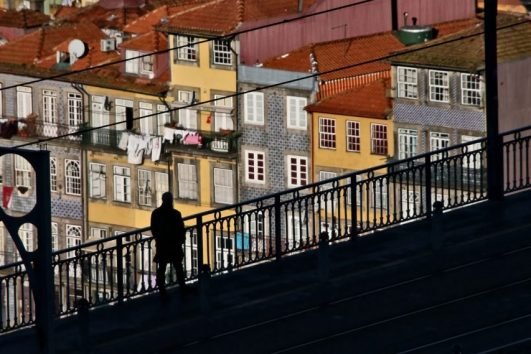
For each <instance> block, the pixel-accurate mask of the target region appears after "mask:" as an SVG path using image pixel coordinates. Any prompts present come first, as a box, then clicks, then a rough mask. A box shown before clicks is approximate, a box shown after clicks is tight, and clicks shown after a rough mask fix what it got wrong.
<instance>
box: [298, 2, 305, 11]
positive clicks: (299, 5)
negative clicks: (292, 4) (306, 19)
mask: <svg viewBox="0 0 531 354" xmlns="http://www.w3.org/2000/svg"><path fill="white" fill-rule="evenodd" d="M303 8H304V0H299V3H298V6H297V11H298V12H299V13H301V12H302V9H303Z"/></svg>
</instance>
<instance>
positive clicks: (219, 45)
mask: <svg viewBox="0 0 531 354" xmlns="http://www.w3.org/2000/svg"><path fill="white" fill-rule="evenodd" d="M212 63H214V64H215V65H226V66H231V65H232V49H231V47H230V41H229V40H226V39H214V40H213V41H212Z"/></svg>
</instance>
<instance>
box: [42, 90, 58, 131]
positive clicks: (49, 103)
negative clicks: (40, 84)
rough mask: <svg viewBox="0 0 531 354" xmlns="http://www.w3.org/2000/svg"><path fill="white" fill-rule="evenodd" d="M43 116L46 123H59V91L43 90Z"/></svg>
mask: <svg viewBox="0 0 531 354" xmlns="http://www.w3.org/2000/svg"><path fill="white" fill-rule="evenodd" d="M42 116H43V120H44V122H45V123H50V124H57V92H55V91H52V90H42Z"/></svg>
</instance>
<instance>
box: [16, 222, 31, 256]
mask: <svg viewBox="0 0 531 354" xmlns="http://www.w3.org/2000/svg"><path fill="white" fill-rule="evenodd" d="M18 235H19V237H20V240H21V241H22V244H23V245H24V248H25V249H26V251H28V252H32V251H33V249H34V241H33V225H32V224H30V223H25V224H22V225H21V226H20V228H19V230H18Z"/></svg>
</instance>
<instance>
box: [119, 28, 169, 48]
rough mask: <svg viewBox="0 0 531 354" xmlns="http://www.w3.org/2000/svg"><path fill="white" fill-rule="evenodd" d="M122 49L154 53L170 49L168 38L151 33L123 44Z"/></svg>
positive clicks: (160, 34) (158, 33) (161, 34)
mask: <svg viewBox="0 0 531 354" xmlns="http://www.w3.org/2000/svg"><path fill="white" fill-rule="evenodd" d="M120 48H126V49H133V50H138V51H142V52H154V51H159V50H163V49H167V48H168V37H167V36H166V35H165V34H163V33H160V32H155V31H153V30H152V31H150V32H147V33H144V34H141V35H139V36H137V37H135V38H133V39H130V40H128V41H126V42H123V43H122V44H121V45H120Z"/></svg>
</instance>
